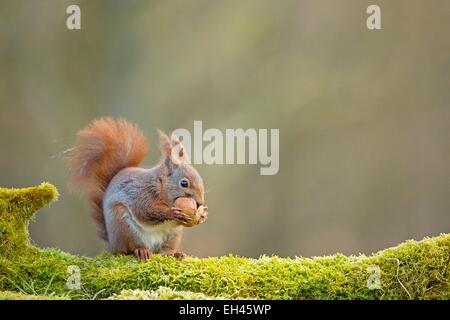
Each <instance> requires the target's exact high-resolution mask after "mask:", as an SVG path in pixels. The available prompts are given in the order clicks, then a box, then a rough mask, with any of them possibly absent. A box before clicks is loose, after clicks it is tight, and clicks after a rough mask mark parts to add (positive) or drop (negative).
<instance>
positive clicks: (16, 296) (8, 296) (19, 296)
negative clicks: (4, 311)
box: [0, 291, 68, 300]
mask: <svg viewBox="0 0 450 320" xmlns="http://www.w3.org/2000/svg"><path fill="white" fill-rule="evenodd" d="M67 299H68V298H67V297H56V296H37V295H32V294H24V293H17V292H13V291H0V300H67Z"/></svg>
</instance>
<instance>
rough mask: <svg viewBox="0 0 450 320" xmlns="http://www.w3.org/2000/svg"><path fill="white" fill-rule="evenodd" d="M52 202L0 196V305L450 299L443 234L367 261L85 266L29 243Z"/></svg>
mask: <svg viewBox="0 0 450 320" xmlns="http://www.w3.org/2000/svg"><path fill="white" fill-rule="evenodd" d="M57 197H58V192H57V190H56V188H55V187H54V186H53V185H51V184H49V183H43V184H41V185H40V186H37V187H31V188H25V189H0V299H21V298H24V299H28V298H30V299H31V298H62V299H77V298H78V299H98V298H110V299H132V298H135V299H214V298H218V299H242V298H244V299H450V235H449V234H441V235H440V236H437V237H432V238H425V239H423V240H422V241H419V242H418V241H413V240H409V241H406V242H404V243H402V244H400V245H398V246H396V247H394V248H389V249H385V250H382V251H379V252H377V253H375V254H373V255H370V256H365V255H358V256H345V255H342V254H335V255H332V256H324V257H314V258H303V257H301V258H294V259H291V258H280V257H277V256H261V257H260V258H259V259H250V258H243V257H238V256H231V255H230V256H224V257H217V258H204V259H200V258H194V257H188V258H186V259H185V260H182V261H179V260H177V259H175V258H172V257H163V256H159V255H155V256H154V257H152V258H151V259H150V260H149V261H146V262H142V261H138V260H136V259H135V258H134V257H131V256H120V255H110V254H108V253H102V254H100V255H98V256H96V257H93V258H91V257H84V256H77V255H72V254H68V253H65V252H62V251H61V250H58V249H54V248H45V249H41V248H37V247H36V246H34V245H32V244H31V243H30V240H29V234H28V223H29V221H30V219H31V218H32V217H33V215H34V213H35V212H36V211H37V210H38V209H39V208H41V207H43V206H45V205H47V204H50V203H51V202H52V201H55V200H56V199H57ZM74 266H75V267H74ZM74 268H75V269H74ZM73 270H79V273H77V275H79V280H80V281H79V284H80V286H79V287H77V286H75V287H74V286H71V285H70V282H71V281H72V280H73V279H71V277H73V276H74V274H73V273H72V272H73Z"/></svg>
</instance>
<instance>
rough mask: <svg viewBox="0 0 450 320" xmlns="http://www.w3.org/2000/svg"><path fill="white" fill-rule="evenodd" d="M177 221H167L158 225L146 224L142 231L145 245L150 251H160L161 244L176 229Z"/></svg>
mask: <svg viewBox="0 0 450 320" xmlns="http://www.w3.org/2000/svg"><path fill="white" fill-rule="evenodd" d="M176 227H177V223H176V222H175V221H166V222H163V223H161V224H158V225H156V226H152V227H151V226H144V227H143V228H142V232H140V235H141V239H142V241H143V242H144V245H145V246H146V247H147V248H148V249H150V251H153V252H158V251H159V250H160V249H161V245H162V244H163V243H164V242H166V241H167V239H168V238H169V236H170V235H171V234H172V233H173V232H174V231H175V228H176Z"/></svg>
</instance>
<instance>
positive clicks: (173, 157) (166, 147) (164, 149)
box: [158, 130, 189, 165]
mask: <svg viewBox="0 0 450 320" xmlns="http://www.w3.org/2000/svg"><path fill="white" fill-rule="evenodd" d="M158 133H159V144H160V148H161V153H162V155H163V157H164V158H166V159H164V163H167V162H168V161H170V162H171V164H172V165H179V164H181V163H189V157H188V155H187V154H186V150H185V148H184V146H183V144H182V143H181V141H180V139H179V138H178V137H177V136H176V135H174V134H172V135H171V137H170V138H169V136H168V135H167V134H165V133H164V132H162V131H161V130H158Z"/></svg>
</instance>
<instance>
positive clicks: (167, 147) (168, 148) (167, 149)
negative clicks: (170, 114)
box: [158, 129, 172, 157]
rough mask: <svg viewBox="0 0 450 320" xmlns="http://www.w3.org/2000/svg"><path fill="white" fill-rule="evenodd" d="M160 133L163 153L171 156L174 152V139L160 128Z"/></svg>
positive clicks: (160, 145)
mask: <svg viewBox="0 0 450 320" xmlns="http://www.w3.org/2000/svg"><path fill="white" fill-rule="evenodd" d="M158 134H159V147H160V148H161V153H162V155H163V156H168V157H170V154H171V153H172V141H171V140H170V138H169V136H168V135H167V134H165V133H164V132H162V131H161V130H159V129H158Z"/></svg>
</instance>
